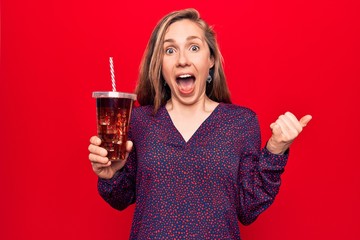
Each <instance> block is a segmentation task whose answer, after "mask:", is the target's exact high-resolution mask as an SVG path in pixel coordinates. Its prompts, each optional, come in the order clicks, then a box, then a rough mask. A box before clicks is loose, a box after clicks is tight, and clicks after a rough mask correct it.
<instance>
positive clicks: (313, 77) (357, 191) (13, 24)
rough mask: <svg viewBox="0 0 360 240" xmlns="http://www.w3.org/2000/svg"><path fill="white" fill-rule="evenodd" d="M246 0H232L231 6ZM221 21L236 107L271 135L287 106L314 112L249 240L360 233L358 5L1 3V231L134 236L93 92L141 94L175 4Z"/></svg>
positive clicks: (279, 0) (6, 234) (245, 232)
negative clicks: (158, 31) (158, 36)
mask: <svg viewBox="0 0 360 240" xmlns="http://www.w3.org/2000/svg"><path fill="white" fill-rule="evenodd" d="M232 2H233V1H232ZM186 7H195V8H197V9H198V10H199V11H200V13H201V15H202V17H203V18H204V19H205V20H207V21H208V22H209V23H210V24H211V25H213V26H214V28H215V31H216V32H217V34H218V41H219V44H220V48H221V51H222V53H223V56H224V59H225V71H226V74H227V77H228V82H229V86H230V90H231V92H232V99H233V102H234V103H236V104H241V105H244V106H247V107H250V108H252V109H253V110H255V111H256V112H257V113H258V116H259V120H260V124H261V128H262V132H263V142H265V140H267V138H268V137H269V136H270V131H269V124H270V123H271V122H272V121H274V120H275V119H276V118H277V116H278V115H280V114H282V113H284V112H285V111H287V110H290V111H292V112H293V113H295V114H296V115H297V116H298V117H301V116H302V115H304V114H307V113H309V114H312V115H313V120H312V121H311V122H310V124H309V125H308V127H306V129H305V130H304V132H303V133H302V134H301V136H300V137H299V139H297V141H296V142H295V143H294V144H293V146H292V150H291V155H290V159H289V163H288V165H287V167H286V172H285V174H284V175H283V184H282V187H281V190H280V193H279V195H278V197H277V199H276V201H275V203H274V204H273V205H272V206H271V207H270V208H269V209H268V210H267V211H266V212H264V213H263V214H262V215H261V216H260V217H259V219H258V220H257V221H256V222H255V223H254V224H252V225H251V226H248V227H243V226H241V232H242V237H243V238H244V239H245V240H251V239H256V240H261V239H270V240H271V239H276V240H282V239H284V240H285V239H294V240H295V239H307V240H312V239H359V238H360V224H359V218H358V217H359V214H360V204H359V203H360V177H359V173H358V168H359V166H360V163H359V160H360V159H359V153H358V148H359V143H360V142H359V138H358V137H359V136H360V129H359V124H358V122H359V120H360V119H359V117H360V114H359V107H358V104H357V103H356V102H358V101H359V97H358V96H357V95H358V94H359V84H358V81H359V80H360V68H359V66H360V65H359V55H360V51H359V40H360V34H359V33H360V29H359V28H360V27H359V26H360V24H359V17H358V16H359V12H360V11H359V10H360V6H359V1H358V0H353V1H350V0H317V1H314V0H304V1H287V0H257V1H253V0H250V1H237V3H235V1H234V2H233V3H226V2H224V1H209V0H207V1H206V0H196V1H181V3H180V1H179V2H176V1H167V0H163V1H144V2H139V1H115V0H111V1H70V0H62V1H55V0H46V1H45V0H44V1H40V0H31V1H30V0H11V1H10V0H2V1H1V85H0V86H1V93H0V104H1V108H0V110H1V115H0V126H1V138H0V150H1V152H0V159H1V164H0V177H1V180H0V181H1V185H0V186H1V189H0V191H1V197H0V220H1V224H0V238H1V239H127V238H128V236H129V232H130V225H131V219H132V214H133V210H134V208H133V207H129V208H128V209H126V210H125V211H123V212H118V211H116V210H113V209H111V208H110V207H109V206H108V205H107V204H106V203H105V202H104V201H103V200H102V199H101V198H100V197H99V195H98V193H97V188H96V182H97V178H96V176H95V174H94V173H93V172H92V170H91V166H90V163H89V161H88V150H87V147H88V143H89V138H90V136H92V135H94V134H96V125H95V124H96V123H95V101H94V99H92V97H91V93H92V91H95V90H111V84H110V74H109V65H108V58H109V57H110V56H113V57H114V64H115V74H116V78H117V86H118V87H117V88H118V90H121V91H129V92H132V91H133V90H134V87H135V83H136V78H137V74H138V67H139V63H140V59H141V57H142V54H143V51H144V49H145V46H146V43H147V40H148V38H149V36H150V33H151V31H152V28H153V27H154V26H155V24H156V23H157V21H158V20H159V19H160V18H161V17H162V16H163V15H165V14H166V13H168V12H169V11H172V10H176V9H181V8H186Z"/></svg>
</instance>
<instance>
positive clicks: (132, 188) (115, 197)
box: [98, 116, 137, 210]
mask: <svg viewBox="0 0 360 240" xmlns="http://www.w3.org/2000/svg"><path fill="white" fill-rule="evenodd" d="M131 121H132V124H134V116H132V119H131ZM132 124H130V130H129V135H128V137H129V139H130V140H133V139H132V135H133V134H132V133H133V131H132ZM136 173H137V155H136V146H135V144H134V147H133V150H132V151H131V152H130V154H129V156H128V159H127V160H126V163H125V166H124V167H123V168H122V169H120V170H119V171H118V172H116V173H115V175H114V176H113V177H112V178H111V179H102V178H99V179H98V191H99V194H100V196H101V197H102V198H103V199H104V200H105V201H106V202H107V203H109V204H110V206H112V207H113V208H115V209H118V210H123V209H125V208H126V207H128V206H129V205H130V204H132V203H134V202H135V199H136Z"/></svg>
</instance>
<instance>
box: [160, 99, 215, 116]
mask: <svg viewBox="0 0 360 240" xmlns="http://www.w3.org/2000/svg"><path fill="white" fill-rule="evenodd" d="M217 105H218V103H217V102H215V101H213V100H211V99H209V98H208V97H207V96H205V97H203V98H201V99H199V100H198V101H197V102H195V103H193V104H189V105H186V104H183V103H181V102H179V101H177V100H176V99H170V100H169V101H168V102H167V103H166V109H167V110H168V112H176V113H180V114H181V115H183V116H184V117H185V116H189V117H194V115H197V114H203V113H211V112H212V111H213V110H214V109H215V108H216V106H217Z"/></svg>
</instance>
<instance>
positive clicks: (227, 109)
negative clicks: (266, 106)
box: [220, 103, 256, 118]
mask: <svg viewBox="0 0 360 240" xmlns="http://www.w3.org/2000/svg"><path fill="white" fill-rule="evenodd" d="M220 106H221V109H222V112H223V114H225V115H228V116H229V117H231V116H233V117H237V118H238V117H241V118H254V117H256V113H255V112H254V111H253V110H252V109H250V108H248V107H245V106H240V105H236V104H231V103H221V104H220Z"/></svg>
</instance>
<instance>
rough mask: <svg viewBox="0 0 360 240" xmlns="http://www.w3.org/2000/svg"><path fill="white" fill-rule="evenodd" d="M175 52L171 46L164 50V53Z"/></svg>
mask: <svg viewBox="0 0 360 240" xmlns="http://www.w3.org/2000/svg"><path fill="white" fill-rule="evenodd" d="M174 52H175V50H174V49H173V48H167V49H166V50H165V53H166V54H173V53H174Z"/></svg>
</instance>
